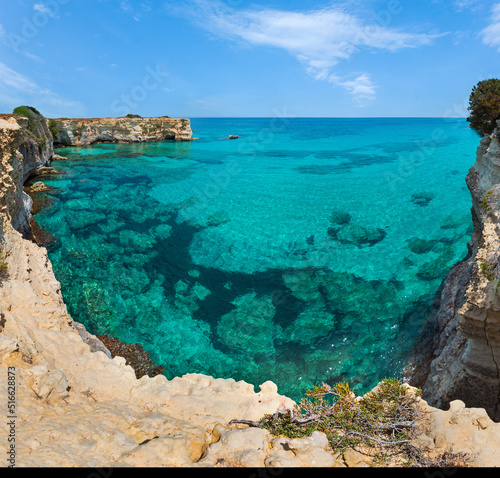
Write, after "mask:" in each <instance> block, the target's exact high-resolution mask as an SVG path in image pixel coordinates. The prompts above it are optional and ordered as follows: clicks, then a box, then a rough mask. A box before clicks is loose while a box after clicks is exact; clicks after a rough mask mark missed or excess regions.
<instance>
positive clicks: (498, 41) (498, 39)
mask: <svg viewBox="0 0 500 478" xmlns="http://www.w3.org/2000/svg"><path fill="white" fill-rule="evenodd" d="M491 11H492V14H491V23H490V25H489V26H487V27H486V28H485V29H484V30H482V31H481V33H480V35H481V36H482V37H483V43H484V44H486V45H488V46H492V47H497V48H498V51H500V3H496V4H495V5H493V7H492V9H491Z"/></svg>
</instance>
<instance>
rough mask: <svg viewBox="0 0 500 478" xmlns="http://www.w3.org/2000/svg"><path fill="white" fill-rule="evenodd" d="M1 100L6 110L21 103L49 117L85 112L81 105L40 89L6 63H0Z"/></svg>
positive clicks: (45, 89) (47, 90)
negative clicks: (31, 106)
mask: <svg viewBox="0 0 500 478" xmlns="http://www.w3.org/2000/svg"><path fill="white" fill-rule="evenodd" d="M0 98H1V100H2V107H4V108H8V109H10V110H12V108H14V107H16V106H19V104H20V103H23V104H30V105H33V106H34V107H35V108H37V109H39V110H40V111H42V113H43V114H45V115H46V116H49V117H50V116H52V117H55V116H74V115H77V114H82V113H83V111H84V110H85V108H84V107H83V105H82V104H81V103H79V102H77V101H71V100H67V99H65V98H62V97H61V96H59V95H58V94H56V93H54V92H52V91H50V90H49V89H47V88H42V87H40V86H39V85H38V84H37V83H35V82H34V81H33V80H31V79H30V78H28V77H26V76H24V75H22V74H20V73H18V72H16V71H14V70H13V69H12V68H9V67H8V66H7V65H5V64H4V63H0ZM5 112H9V111H5Z"/></svg>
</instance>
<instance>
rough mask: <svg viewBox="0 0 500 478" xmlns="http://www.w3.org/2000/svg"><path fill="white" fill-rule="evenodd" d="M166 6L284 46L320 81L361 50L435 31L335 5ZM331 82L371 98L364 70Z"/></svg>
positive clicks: (242, 36) (214, 26) (397, 46)
mask: <svg viewBox="0 0 500 478" xmlns="http://www.w3.org/2000/svg"><path fill="white" fill-rule="evenodd" d="M166 8H167V11H170V12H172V13H176V14H180V15H184V16H185V15H189V16H190V17H191V18H192V19H193V20H194V21H195V22H196V23H197V24H198V25H200V26H202V27H203V28H205V29H206V30H208V31H210V32H211V33H213V34H216V35H218V36H222V37H225V38H228V39H232V40H238V41H243V42H244V43H247V44H251V45H258V46H270V47H276V48H281V49H283V50H286V51H287V52H289V53H290V54H291V55H293V56H294V57H295V58H297V60H298V61H300V62H301V63H302V64H303V65H304V67H305V69H306V71H307V73H308V74H309V75H311V76H312V77H314V78H316V79H318V80H330V81H331V75H332V74H333V68H334V67H335V65H337V64H338V63H339V62H340V61H342V60H347V59H349V58H351V57H352V56H353V55H354V54H355V53H357V52H359V51H361V50H372V51H374V50H385V51H391V52H395V51H398V50H401V49H403V48H414V47H419V46H422V45H429V44H431V43H432V41H433V40H434V39H435V38H436V37H437V36H439V35H429V34H419V33H408V32H402V31H398V30H396V29H390V28H387V27H383V26H380V25H377V24H369V23H367V22H364V21H363V20H362V19H360V18H358V17H356V16H354V15H352V14H350V13H348V12H347V11H345V10H342V9H341V8H340V7H336V6H331V7H327V8H323V9H319V10H310V11H301V12H294V11H284V10H276V9H270V8H263V9H252V10H250V9H248V10H236V9H234V8H230V7H228V6H226V5H224V4H223V3H221V2H220V1H219V0H191V1H190V2H187V3H186V2H184V4H183V5H182V6H179V5H178V6H177V7H172V6H171V4H169V5H168V6H166ZM187 12H188V13H187ZM333 83H336V84H338V85H340V86H343V87H345V88H346V89H347V90H348V91H349V92H350V93H351V94H352V95H353V96H354V97H360V98H363V102H366V100H367V98H372V99H373V98H374V97H375V89H374V88H375V87H374V85H373V83H372V82H371V80H370V79H369V77H368V75H366V74H362V75H360V76H359V77H358V78H357V79H356V80H339V81H333Z"/></svg>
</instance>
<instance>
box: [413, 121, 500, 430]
mask: <svg viewBox="0 0 500 478" xmlns="http://www.w3.org/2000/svg"><path fill="white" fill-rule="evenodd" d="M499 135H500V128H497V129H496V130H495V131H494V132H493V133H492V134H491V135H487V136H485V137H484V138H483V139H482V140H481V142H480V145H479V147H478V149H477V155H476V162H475V164H474V165H473V166H472V167H471V168H470V170H469V173H468V175H467V178H466V183H467V186H468V188H469V190H470V193H471V197H472V209H471V213H472V219H473V223H474V233H473V236H472V239H471V240H470V242H469V244H468V246H469V253H468V256H467V257H466V258H465V259H464V260H463V261H462V262H460V263H458V264H456V265H455V266H454V267H453V268H452V269H451V271H450V272H449V274H448V276H447V278H446V280H445V281H444V283H443V285H442V287H441V289H440V291H439V293H438V296H437V298H436V301H435V311H434V313H433V314H432V315H431V317H430V318H429V320H428V321H427V323H426V324H425V326H424V329H423V331H422V333H421V338H420V340H418V341H417V343H416V346H415V350H414V353H413V357H412V359H411V360H410V363H409V366H408V368H407V375H408V376H409V377H410V383H411V384H413V385H415V386H419V387H422V390H423V396H424V398H425V399H426V400H427V401H428V402H429V403H430V404H432V405H434V406H437V407H440V408H445V407H447V406H448V404H449V402H450V401H451V400H455V399H460V400H462V401H463V402H464V403H465V404H466V405H467V406H468V407H481V408H485V409H486V410H487V412H488V413H489V415H490V417H491V418H492V419H494V420H495V421H500V247H499V246H500V229H499V225H500V145H499Z"/></svg>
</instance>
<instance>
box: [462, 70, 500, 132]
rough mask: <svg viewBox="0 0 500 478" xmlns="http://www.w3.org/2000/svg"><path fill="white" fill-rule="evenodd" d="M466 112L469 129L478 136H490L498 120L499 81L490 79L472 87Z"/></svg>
mask: <svg viewBox="0 0 500 478" xmlns="http://www.w3.org/2000/svg"><path fill="white" fill-rule="evenodd" d="M468 110H469V112H470V116H469V117H468V118H467V121H468V122H469V123H470V127H471V128H472V129H474V130H475V131H476V132H477V133H478V134H479V135H480V136H484V135H485V134H491V133H492V132H493V130H494V129H495V126H496V122H497V120H498V119H500V80H499V79H496V78H491V79H489V80H483V81H480V82H479V83H478V84H477V85H476V86H474V88H473V89H472V93H471V94H470V97H469V107H468Z"/></svg>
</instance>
